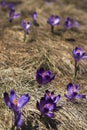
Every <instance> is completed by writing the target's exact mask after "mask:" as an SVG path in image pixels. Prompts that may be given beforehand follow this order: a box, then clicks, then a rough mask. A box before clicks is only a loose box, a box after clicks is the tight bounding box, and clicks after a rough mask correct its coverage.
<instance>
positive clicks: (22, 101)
mask: <svg viewBox="0 0 87 130" xmlns="http://www.w3.org/2000/svg"><path fill="white" fill-rule="evenodd" d="M29 99H30V97H29V95H28V94H24V95H22V96H21V97H20V98H19V99H18V107H19V108H22V107H23V106H25V105H26V103H27V102H28V101H29Z"/></svg>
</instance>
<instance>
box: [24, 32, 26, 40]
mask: <svg viewBox="0 0 87 130" xmlns="http://www.w3.org/2000/svg"><path fill="white" fill-rule="evenodd" d="M25 41H26V33H24V42H25Z"/></svg>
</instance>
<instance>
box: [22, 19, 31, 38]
mask: <svg viewBox="0 0 87 130" xmlns="http://www.w3.org/2000/svg"><path fill="white" fill-rule="evenodd" d="M31 25H32V23H31V22H26V21H24V20H23V21H21V27H22V28H23V30H24V41H25V40H26V35H27V34H29V33H30V27H31Z"/></svg>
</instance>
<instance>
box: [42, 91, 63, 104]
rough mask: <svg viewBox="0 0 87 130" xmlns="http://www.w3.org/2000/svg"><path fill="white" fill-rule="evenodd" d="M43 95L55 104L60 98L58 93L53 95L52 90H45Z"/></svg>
mask: <svg viewBox="0 0 87 130" xmlns="http://www.w3.org/2000/svg"><path fill="white" fill-rule="evenodd" d="M44 97H45V100H49V99H51V100H52V101H53V103H55V104H56V103H57V102H58V101H59V100H60V97H61V96H60V95H57V96H55V95H54V91H52V92H50V91H49V90H46V91H45V94H44Z"/></svg>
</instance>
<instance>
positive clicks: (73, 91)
mask: <svg viewBox="0 0 87 130" xmlns="http://www.w3.org/2000/svg"><path fill="white" fill-rule="evenodd" d="M67 92H68V94H65V97H67V98H68V99H77V98H80V99H83V98H86V96H85V95H83V94H78V84H76V85H73V84H72V83H69V84H68V85H67Z"/></svg>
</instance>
